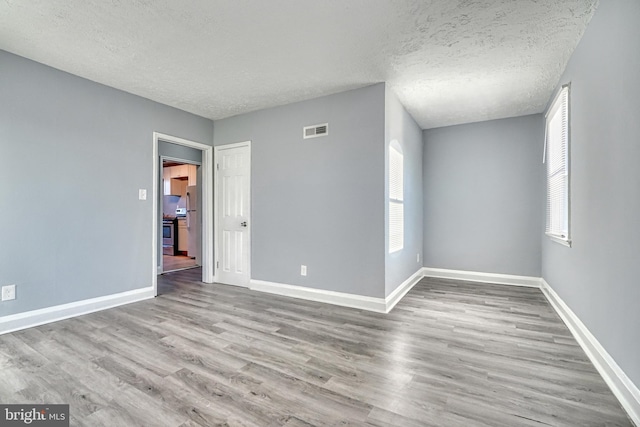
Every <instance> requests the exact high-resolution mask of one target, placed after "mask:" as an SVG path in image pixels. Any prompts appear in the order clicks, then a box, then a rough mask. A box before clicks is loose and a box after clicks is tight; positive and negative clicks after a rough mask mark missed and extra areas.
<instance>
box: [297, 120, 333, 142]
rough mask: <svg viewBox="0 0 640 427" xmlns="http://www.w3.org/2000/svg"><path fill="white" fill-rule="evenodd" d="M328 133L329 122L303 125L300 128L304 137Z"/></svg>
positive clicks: (314, 136)
mask: <svg viewBox="0 0 640 427" xmlns="http://www.w3.org/2000/svg"><path fill="white" fill-rule="evenodd" d="M325 135H329V123H323V124H321V125H313V126H305V127H304V128H302V137H303V138H304V139H308V138H316V137H318V136H325Z"/></svg>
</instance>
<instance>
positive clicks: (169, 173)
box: [162, 165, 198, 196]
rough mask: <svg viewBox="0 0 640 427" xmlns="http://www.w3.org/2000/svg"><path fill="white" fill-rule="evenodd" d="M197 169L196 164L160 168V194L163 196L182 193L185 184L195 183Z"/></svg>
mask: <svg viewBox="0 0 640 427" xmlns="http://www.w3.org/2000/svg"><path fill="white" fill-rule="evenodd" d="M197 169H198V168H197V166H196V165H178V166H169V167H166V168H162V187H163V190H162V194H164V195H165V196H169V195H178V196H180V195H184V190H185V189H186V187H187V185H196V172H197ZM180 181H183V182H180Z"/></svg>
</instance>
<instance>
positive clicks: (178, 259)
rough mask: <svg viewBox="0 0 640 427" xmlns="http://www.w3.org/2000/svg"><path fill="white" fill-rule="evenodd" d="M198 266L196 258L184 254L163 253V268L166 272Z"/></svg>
mask: <svg viewBox="0 0 640 427" xmlns="http://www.w3.org/2000/svg"><path fill="white" fill-rule="evenodd" d="M195 266H196V260H195V259H193V258H191V257H188V256H184V255H162V269H163V270H164V271H166V272H170V271H174V270H182V269H184V268H191V267H195Z"/></svg>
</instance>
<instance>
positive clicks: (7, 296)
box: [2, 285, 16, 301]
mask: <svg viewBox="0 0 640 427" xmlns="http://www.w3.org/2000/svg"><path fill="white" fill-rule="evenodd" d="M12 299H16V285H7V286H3V287H2V301H10V300H12Z"/></svg>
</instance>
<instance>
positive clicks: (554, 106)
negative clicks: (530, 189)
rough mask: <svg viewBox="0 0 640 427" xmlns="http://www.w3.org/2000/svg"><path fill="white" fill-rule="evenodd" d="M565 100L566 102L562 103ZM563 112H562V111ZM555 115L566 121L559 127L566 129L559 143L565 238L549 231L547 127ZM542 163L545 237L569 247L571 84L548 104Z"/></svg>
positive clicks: (549, 200)
mask: <svg viewBox="0 0 640 427" xmlns="http://www.w3.org/2000/svg"><path fill="white" fill-rule="evenodd" d="M565 99H566V102H564V101H565ZM563 110H564V111H563ZM557 114H566V120H561V125H562V124H564V125H566V129H564V131H565V134H566V138H564V140H563V141H562V140H561V141H560V143H561V144H562V143H564V149H565V164H564V174H565V175H566V191H565V200H564V203H565V205H566V209H565V212H563V216H564V218H563V220H564V222H565V223H566V236H563V235H562V234H559V233H557V232H554V231H555V230H550V224H551V223H552V221H551V210H552V209H551V195H550V179H551V178H552V175H555V174H550V173H549V163H550V160H549V158H548V153H549V151H550V148H549V146H550V139H549V138H550V135H549V134H550V132H549V126H550V124H551V121H552V120H553V118H554V117H555V116H556V115H557ZM543 163H545V164H546V166H545V178H546V179H545V181H546V190H547V198H546V199H547V200H546V204H547V206H546V213H545V235H546V236H547V237H549V239H550V240H551V241H554V242H557V243H560V244H562V245H564V246H567V247H571V244H572V242H571V83H567V84H564V85H562V86H561V87H560V89H559V90H558V92H557V93H556V94H555V96H554V98H553V101H552V102H551V103H550V105H549V108H548V109H547V111H546V113H545V138H544V154H543Z"/></svg>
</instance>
